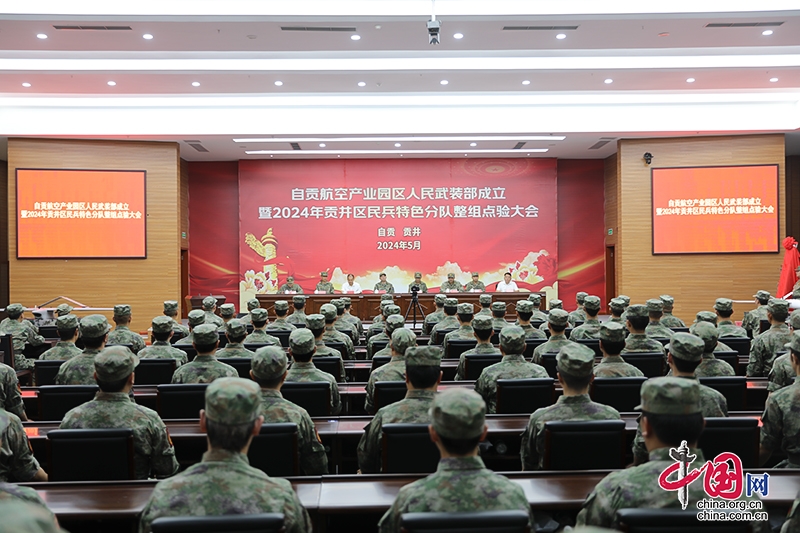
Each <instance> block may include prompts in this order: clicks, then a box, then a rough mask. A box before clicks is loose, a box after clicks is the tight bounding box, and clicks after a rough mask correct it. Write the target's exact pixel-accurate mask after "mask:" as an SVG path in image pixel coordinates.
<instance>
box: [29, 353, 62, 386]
mask: <svg viewBox="0 0 800 533" xmlns="http://www.w3.org/2000/svg"><path fill="white" fill-rule="evenodd" d="M63 364H64V361H49V360H43V359H37V360H35V361H34V362H33V375H34V376H35V378H36V379H35V381H36V385H39V386H42V385H55V383H56V376H57V375H58V369H59V368H61V365H63Z"/></svg>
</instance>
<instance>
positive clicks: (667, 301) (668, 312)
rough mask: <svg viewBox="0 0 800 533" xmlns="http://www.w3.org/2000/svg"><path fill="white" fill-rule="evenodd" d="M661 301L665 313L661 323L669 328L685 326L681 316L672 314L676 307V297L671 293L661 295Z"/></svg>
mask: <svg viewBox="0 0 800 533" xmlns="http://www.w3.org/2000/svg"><path fill="white" fill-rule="evenodd" d="M659 299H660V300H661V303H663V304H664V314H663V315H662V317H661V325H662V326H666V327H668V328H685V327H686V324H685V323H684V322H683V320H681V319H680V318H678V317H676V316H675V315H673V314H672V310H673V309H674V308H675V298H673V297H672V296H670V295H669V294H662V295H661V296H659Z"/></svg>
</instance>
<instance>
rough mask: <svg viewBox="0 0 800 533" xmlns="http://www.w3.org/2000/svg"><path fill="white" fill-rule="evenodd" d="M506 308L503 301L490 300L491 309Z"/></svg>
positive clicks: (501, 309) (499, 309) (500, 309)
mask: <svg viewBox="0 0 800 533" xmlns="http://www.w3.org/2000/svg"><path fill="white" fill-rule="evenodd" d="M505 310H506V304H505V302H492V311H503V312H505Z"/></svg>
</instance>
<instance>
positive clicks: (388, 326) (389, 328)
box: [367, 306, 406, 359]
mask: <svg viewBox="0 0 800 533" xmlns="http://www.w3.org/2000/svg"><path fill="white" fill-rule="evenodd" d="M394 307H397V306H394ZM397 310H398V313H396V314H391V315H389V316H387V317H386V320H385V321H384V322H383V328H384V329H383V332H381V333H379V334H378V335H373V336H372V337H370V338H369V342H367V359H372V357H373V356H374V355H375V343H377V342H386V343H387V346H388V343H389V340H390V339H391V338H392V333H394V331H395V330H397V329H399V328H402V327H404V326H405V323H406V322H405V319H404V318H403V315H401V314H400V313H399V310H400V308H399V307H398V308H397Z"/></svg>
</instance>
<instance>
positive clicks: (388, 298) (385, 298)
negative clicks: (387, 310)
mask: <svg viewBox="0 0 800 533" xmlns="http://www.w3.org/2000/svg"><path fill="white" fill-rule="evenodd" d="M393 300H394V295H393V294H389V293H384V294H381V303H383V302H386V301H389V302H391V301H393Z"/></svg>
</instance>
